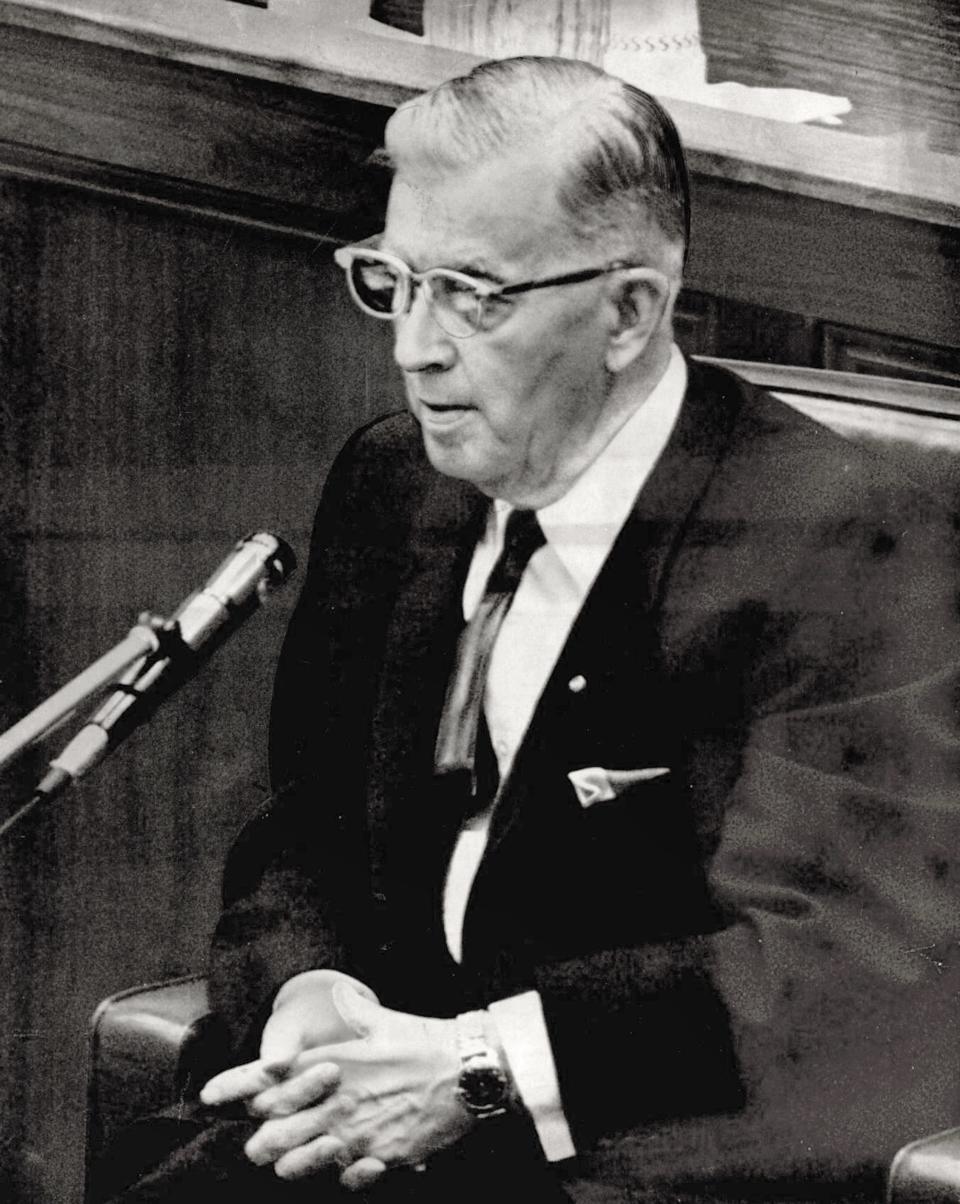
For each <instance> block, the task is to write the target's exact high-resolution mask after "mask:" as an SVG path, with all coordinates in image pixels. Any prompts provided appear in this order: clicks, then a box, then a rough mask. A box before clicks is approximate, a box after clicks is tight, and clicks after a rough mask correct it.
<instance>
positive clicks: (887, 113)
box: [700, 0, 960, 151]
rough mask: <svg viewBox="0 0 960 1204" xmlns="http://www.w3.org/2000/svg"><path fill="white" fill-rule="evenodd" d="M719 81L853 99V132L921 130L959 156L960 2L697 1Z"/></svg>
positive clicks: (847, 121)
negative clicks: (791, 88) (735, 81)
mask: <svg viewBox="0 0 960 1204" xmlns="http://www.w3.org/2000/svg"><path fill="white" fill-rule="evenodd" d="M700 24H701V30H702V34H703V43H704V48H705V49H706V51H707V56H708V62H709V64H710V78H711V79H713V80H721V79H735V80H739V81H741V82H743V83H750V84H760V85H766V86H768V87H769V86H770V85H774V86H781V87H794V88H812V89H814V90H816V91H821V92H831V93H836V94H839V95H840V96H848V97H849V98H850V100H851V102H852V104H853V112H852V114H851V115H850V116H848V117H847V118H846V119H845V124H846V125H847V126H852V127H853V128H855V129H862V130H864V131H869V130H875V129H891V128H892V129H902V128H904V126H907V127H910V126H911V125H912V126H915V127H919V128H921V129H925V130H928V131H929V132H930V134H931V135H932V141H933V144H934V145H940V146H943V147H945V148H948V149H951V150H953V151H957V150H958V149H960V76H958V72H957V61H958V55H960V12H958V10H957V6H956V3H955V0H911V2H910V3H909V4H904V3H902V0H861V2H860V3H857V4H850V3H849V2H848V0H786V2H781V3H779V4H770V3H767V2H766V0H700Z"/></svg>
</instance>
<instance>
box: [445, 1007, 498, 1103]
mask: <svg viewBox="0 0 960 1204" xmlns="http://www.w3.org/2000/svg"><path fill="white" fill-rule="evenodd" d="M457 1052H458V1053H459V1055H460V1078H459V1080H458V1083H457V1098H458V1099H459V1100H460V1103H461V1104H462V1105H463V1107H464V1108H465V1109H466V1110H467V1111H468V1112H469V1113H470V1114H471V1115H472V1116H476V1117H478V1118H480V1119H487V1118H488V1117H492V1116H502V1115H503V1114H504V1113H505V1112H506V1111H507V1105H508V1104H509V1102H510V1096H511V1084H510V1077H509V1075H508V1074H507V1072H506V1070H505V1069H504V1067H503V1065H502V1063H501V1061H500V1055H499V1054H498V1052H497V1050H496V1049H495V1048H494V1046H492V1045H491V1044H490V1042H489V1041H488V1040H487V1034H486V1015H485V1013H484V1012H464V1013H462V1014H461V1015H460V1016H458V1017H457Z"/></svg>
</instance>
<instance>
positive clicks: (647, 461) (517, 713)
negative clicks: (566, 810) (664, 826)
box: [443, 346, 687, 1161]
mask: <svg viewBox="0 0 960 1204" xmlns="http://www.w3.org/2000/svg"><path fill="white" fill-rule="evenodd" d="M686 386H687V365H686V362H685V360H684V359H683V356H682V355H681V354H680V352H679V350H678V349H677V347H676V346H674V347H672V348H671V352H670V360H669V363H668V365H667V369H666V371H665V372H664V374H663V376H662V377H661V378H660V380H659V381H658V383H657V385H656V386H655V387H654V389H653V391H652V392H651V393H650V394H649V395H648V396H647V397H646V398H645V399H644V401H643V402H642V403H641V404H640V405H639V406H638V407H637V409H636V411H635V412H634V413H633V414H632V415H631V417H630V418H629V419H628V420H627V421H626V422H625V423H624V425H623V426H622V427H621V428H620V430H619V431H618V432H617V433H616V434H615V435H614V437H613V438H612V439H611V440H610V442H609V443H608V444H607V446H606V447H605V448H604V449H603V451H601V452H600V454H599V455H598V456H597V458H596V459H595V460H594V461H593V462H592V463H591V464H590V465H589V466H588V467H587V468H586V470H585V471H584V472H583V473H581V475H580V476H579V477H578V478H577V480H576V481H575V482H574V484H573V485H572V486H571V488H570V489H569V490H568V491H567V493H565V494H564V495H563V497H561V498H559V499H558V500H557V501H555V502H552V503H551V504H550V505H549V506H544V507H543V508H542V509H541V510H538V511H537V518H538V519H539V521H540V526H541V528H542V529H543V533H544V535H545V537H546V542H545V544H544V545H543V546H542V547H541V548H539V549H538V550H537V551H536V552H535V553H534V554H533V556H532V557H531V559H530V561H529V563H528V565H527V568H526V571H525V572H524V574H523V577H522V578H521V581H520V584H519V586H518V588H517V591H516V594H515V595H514V599H513V603H512V605H511V607H510V610H509V611H508V612H507V615H506V617H505V618H504V620H503V623H502V624H501V627H500V630H499V632H498V633H497V639H496V643H495V644H494V647H493V650H492V653H491V656H490V665H489V669H488V672H487V683H486V693H485V696H484V711H485V714H486V719H487V726H488V728H489V730H490V740H491V743H492V744H493V751H494V754H495V756H496V758H497V765H498V767H499V770H500V779H501V781H504V780H505V779H506V778H507V776H508V774H509V773H510V767H511V765H512V764H513V759H514V756H515V754H516V751H517V749H518V747H519V746H520V743H521V741H522V740H523V736H524V733H525V732H526V730H527V726H528V725H529V722H530V719H531V716H532V715H533V712H534V709H535V707H536V705H537V701H538V699H539V697H540V695H541V693H542V692H543V688H544V686H545V685H546V683H547V680H548V678H549V676H550V673H551V671H552V670H553V667H554V665H555V664H556V661H557V657H558V656H559V654H560V651H561V649H562V648H563V646H564V644H565V643H566V640H567V636H568V635H569V634H570V629H571V627H572V626H573V622H574V620H575V619H576V617H577V614H578V612H579V610H580V607H581V606H582V605H583V602H584V600H585V599H586V597H587V595H588V594H589V592H590V590H591V588H592V587H593V583H594V581H595V580H596V578H597V575H598V573H599V572H600V569H601V568H602V566H603V563H604V561H605V560H606V558H607V555H608V554H609V552H610V549H611V548H612V546H613V544H614V541H615V540H616V538H617V536H618V535H619V533H620V530H621V528H622V527H623V524H624V522H625V521H626V519H627V515H628V514H629V513H630V510H631V509H632V507H633V504H634V501H635V500H636V497H637V494H638V492H639V491H640V489H641V488H642V486H643V485H644V483H645V482H646V480H647V478H648V477H649V475H650V473H651V471H652V470H653V467H654V465H655V464H656V462H657V460H658V459H659V457H660V455H661V453H662V452H663V449H664V447H665V446H666V443H667V440H668V439H669V437H670V433H671V431H672V430H673V427H674V424H675V423H676V419H677V415H678V414H679V412H680V406H681V403H682V401H683V395H684V392H685V391H686ZM511 509H512V507H511V506H510V504H509V503H507V502H504V501H500V500H496V501H494V504H493V506H492V507H491V508H490V517H489V519H488V522H487V527H486V530H485V532H484V534H483V536H482V537H481V539H480V541H479V542H478V544H477V547H476V550H475V551H474V554H473V560H472V561H471V564H470V570H469V572H468V574H467V579H466V582H465V584H464V589H463V614H464V618H465V619H466V620H467V621H469V620H470V617H471V616H472V614H473V612H474V610H475V609H476V607H477V605H478V604H479V602H480V599H481V597H482V596H483V590H484V587H485V585H486V581H487V577H488V576H489V573H490V570H491V568H492V567H493V565H494V563H495V562H496V559H497V557H498V556H499V555H500V552H501V550H502V548H503V536H504V527H505V525H506V521H507V516H508V515H509V513H510V511H511ZM571 688H574V689H575V688H576V684H573V683H572V685H571ZM491 813H492V808H490V809H488V810H487V811H485V812H483V813H481V814H480V815H477V816H475V817H473V818H472V819H470V820H468V821H467V822H466V824H465V825H464V827H463V828H462V830H461V832H460V835H459V837H458V839H457V843H456V846H455V848H454V851H453V854H452V856H451V859H450V864H449V867H448V870H447V879H446V883H445V887H444V898H443V920H444V930H445V934H446V939H447V945H448V948H449V949H450V953H451V955H452V956H453V958H454V959H455V960H456V961H458V962H459V961H460V960H461V956H462V936H463V921H464V915H465V913H466V909H467V904H468V902H469V898H470V891H471V888H472V886H473V880H474V878H475V876H476V873H477V869H478V868H479V865H480V861H481V860H482V858H483V854H484V850H485V849H486V844H487V836H488V832H489V827H490V819H491ZM489 1011H490V1014H491V1015H492V1017H493V1020H494V1023H495V1024H496V1026H497V1031H498V1035H499V1036H500V1039H501V1042H502V1044H503V1047H504V1050H505V1052H506V1055H507V1061H508V1063H509V1067H510V1072H511V1075H512V1077H513V1080H514V1083H515V1084H516V1087H517V1090H518V1092H519V1093H520V1096H521V1098H522V1100H523V1102H524V1105H525V1106H526V1107H527V1109H528V1110H529V1112H530V1113H531V1115H532V1117H533V1120H534V1123H535V1124H536V1127H537V1132H538V1134H539V1136H540V1141H541V1144H542V1146H543V1149H544V1153H545V1154H546V1156H547V1158H548V1159H549V1160H550V1161H557V1160H559V1159H561V1158H569V1157H571V1156H572V1155H573V1154H574V1153H576V1150H575V1148H574V1145H573V1141H572V1139H571V1136H570V1130H569V1127H568V1125H567V1123H566V1119H565V1117H564V1115H563V1109H562V1105H561V1101H560V1090H559V1086H558V1083H557V1074H556V1068H555V1066H554V1063H553V1055H552V1051H551V1048H550V1041H549V1038H548V1036H547V1031H546V1025H545V1023H544V1018H543V1010H542V1008H541V1005H540V997H539V995H538V994H537V993H536V992H535V991H528V992H526V993H525V994H523V995H517V996H514V997H513V998H511V999H505V1000H500V1001H499V1002H497V1003H494V1004H492V1005H491V1007H490V1009H489Z"/></svg>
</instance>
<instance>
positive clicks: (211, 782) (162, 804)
mask: <svg viewBox="0 0 960 1204" xmlns="http://www.w3.org/2000/svg"><path fill="white" fill-rule="evenodd" d="M0 214H2V227H0V263H2V264H3V266H4V269H5V270H4V273H3V280H4V289H3V292H2V298H3V303H2V305H0V323H2V325H0V360H2V362H0V371H2V375H3V379H4V381H5V389H4V401H3V405H4V407H5V415H4V416H5V418H7V419H8V420H9V421H7V422H5V424H4V437H3V441H2V445H0V457H2V463H0V481H2V482H3V485H2V490H3V492H2V498H3V535H2V547H0V552H2V555H3V566H2V567H3V570H4V575H3V582H4V585H3V590H2V593H0V598H2V602H0V606H2V610H3V618H4V623H3V626H2V636H0V639H2V641H3V652H4V654H5V655H4V671H3V685H4V693H3V696H2V704H3V709H4V712H5V718H7V719H9V720H10V721H12V720H13V719H15V718H16V717H18V715H19V714H20V713H22V712H23V711H24V710H26V709H27V708H28V706H29V705H32V704H34V703H36V702H38V701H40V700H41V699H42V698H43V697H45V696H46V695H47V694H49V693H50V692H52V690H53V689H55V688H56V687H57V686H59V685H61V684H62V683H63V682H64V681H65V680H67V679H68V678H69V677H70V676H71V675H73V674H74V673H75V672H77V671H78V670H79V669H81V668H82V667H83V666H84V665H85V664H86V663H88V662H89V661H90V660H91V659H93V658H94V657H95V656H97V655H98V654H99V653H100V652H102V651H104V650H105V649H106V648H107V647H109V646H111V645H112V644H113V643H115V642H116V641H117V640H118V639H119V638H120V637H121V636H122V635H123V634H124V633H125V632H126V630H127V629H128V628H129V627H130V625H131V624H132V623H133V621H134V620H135V618H136V615H137V613H138V612H139V610H140V609H142V608H143V607H151V608H155V609H158V610H160V611H161V612H169V611H170V610H171V609H172V608H173V606H174V605H175V604H176V603H177V602H178V601H179V600H180V599H181V598H182V597H183V596H184V595H185V594H186V593H188V592H189V590H190V589H192V588H193V587H195V586H196V585H198V584H199V583H200V582H202V580H203V579H204V578H205V577H206V576H207V575H208V574H209V573H210V572H211V571H212V569H213V568H214V567H215V566H216V564H217V563H218V562H219V561H220V559H221V558H222V557H223V555H224V554H225V553H226V551H227V550H228V549H229V547H230V545H231V544H232V543H233V541H234V540H235V539H236V538H237V537H238V536H240V535H242V534H244V533H246V532H248V531H250V530H253V529H268V530H276V531H278V532H280V533H283V534H285V535H286V536H287V537H288V538H289V539H290V540H291V542H292V543H293V544H294V545H295V547H296V548H297V550H298V551H299V553H300V554H301V556H302V555H304V554H305V547H306V539H307V533H308V528H309V523H310V521H311V519H312V513H313V509H314V506H315V502H316V497H317V494H318V491H319V488H320V485H321V483H322V479H323V475H324V472H325V469H326V466H327V465H328V464H329V461H330V457H331V456H332V455H333V454H334V452H335V451H336V450H337V449H338V447H339V446H340V445H341V444H342V442H343V441H344V439H345V438H346V436H347V434H348V433H349V432H350V431H351V430H352V429H354V428H355V427H356V426H357V425H358V424H359V423H360V422H362V421H364V420H365V419H366V418H368V417H370V416H372V415H373V414H375V413H377V412H381V411H382V410H383V409H385V408H390V407H391V405H392V404H394V403H393V401H392V398H393V397H394V396H396V394H395V382H394V379H393V374H392V369H391V367H390V360H389V347H388V343H387V338H386V335H387V332H384V331H383V330H382V329H381V327H379V326H378V325H376V324H374V323H370V324H366V323H364V322H363V319H362V317H361V315H359V314H357V313H356V312H355V310H354V309H353V307H352V305H351V304H350V302H349V300H348V299H347V298H346V296H345V294H344V293H343V290H342V282H341V279H340V273H339V271H338V270H337V269H335V268H333V267H332V266H331V264H330V259H329V248H328V247H327V246H325V245H323V244H318V243H317V242H316V240H315V239H313V238H309V237H306V236H304V237H301V238H297V237H293V236H281V235H277V234H269V233H266V232H261V231H258V230H255V229H248V228H244V227H242V226H237V225H235V224H229V225H224V224H222V223H217V222H214V221H205V220H199V219H197V218H195V217H192V216H190V215H177V214H174V213H171V212H165V211H162V210H156V209H153V208H149V207H146V206H142V205H140V204H137V203H132V202H131V203H124V202H120V201H116V200H111V199H109V198H104V197H100V196H97V195H87V194H84V193H82V192H78V191H77V190H73V189H67V188H58V187H54V186H50V185H48V184H42V183H33V184H31V183H26V182H23V181H15V180H14V181H10V180H8V181H6V182H4V184H3V186H2V190H0ZM295 593H296V585H293V587H292V588H290V589H288V591H287V592H286V593H285V594H284V595H281V596H279V597H278V598H276V599H275V600H274V601H273V602H272V603H271V604H270V606H269V607H268V608H266V609H265V610H264V612H263V613H262V614H259V615H257V616H255V617H254V618H253V619H252V620H251V622H250V624H249V626H248V627H247V628H245V630H244V631H243V633H241V634H240V635H238V636H237V637H235V639H234V640H233V641H232V642H231V643H230V644H228V645H227V646H226V647H225V648H224V649H223V650H222V651H221V652H220V653H219V654H218V657H217V658H216V659H215V660H214V661H213V662H212V664H211V665H209V666H208V668H207V670H206V671H205V672H204V675H203V677H202V679H201V680H199V681H197V682H195V683H193V684H192V685H191V686H190V687H188V688H187V689H186V690H184V691H183V693H182V694H181V695H179V696H178V697H177V698H176V699H174V700H172V701H171V702H170V703H169V704H168V706H167V708H166V709H165V710H164V711H161V713H160V714H159V715H158V716H157V718H156V719H155V721H154V722H153V724H152V725H151V727H150V728H149V729H148V730H143V731H141V732H139V733H137V734H136V735H135V736H134V737H133V738H132V739H131V740H130V742H129V744H128V745H127V747H125V748H124V749H123V750H121V751H120V752H119V753H118V754H117V755H116V756H115V758H114V759H113V760H112V761H110V762H108V763H107V764H106V765H105V766H104V767H103V768H102V769H101V770H100V771H99V772H98V773H97V774H96V775H95V776H93V777H91V778H90V779H89V780H86V781H84V782H83V783H81V784H80V786H79V787H78V788H77V789H75V790H74V791H73V793H72V794H71V795H69V796H67V797H66V798H65V799H64V800H63V801H62V802H60V803H58V804H56V805H55V806H53V807H51V808H49V809H48V810H47V811H44V812H40V813H35V814H34V815H33V816H32V817H31V819H30V820H29V821H28V822H27V824H26V825H25V826H24V828H23V829H22V830H21V831H20V832H19V833H17V834H16V835H15V836H14V837H13V838H11V839H8V840H7V842H6V843H5V845H4V846H3V847H2V848H0V875H2V877H0V881H2V885H3V895H2V898H3V903H2V905H0V906H2V912H0V918H2V921H3V933H4V936H3V941H2V942H0V948H2V955H0V956H2V962H0V968H2V971H3V986H2V988H0V992H2V993H0V1007H2V1014H0V1023H2V1026H3V1030H4V1031H5V1032H7V1033H9V1034H13V1036H14V1039H13V1040H12V1041H8V1042H3V1043H0V1048H2V1050H3V1053H2V1055H0V1059H2V1060H0V1071H2V1074H0V1097H2V1103H3V1115H4V1123H3V1132H4V1134H5V1140H6V1141H8V1142H9V1145H10V1147H11V1149H8V1150H7V1160H8V1163H12V1164H13V1166H12V1172H14V1173H16V1174H17V1175H19V1176H20V1177H21V1178H24V1177H26V1178H27V1179H29V1178H31V1177H33V1178H35V1179H36V1180H37V1181H38V1183H39V1185H40V1191H41V1197H40V1198H42V1199H43V1200H44V1201H49V1204H54V1202H56V1204H64V1202H67V1204H69V1202H70V1201H74V1200H76V1199H77V1192H78V1189H79V1183H80V1165H81V1153H82V1132H83V1101H84V1083H85V1073H86V1070H85V1045H84V1042H85V1028H86V1021H87V1017H88V1015H89V1013H90V1011H91V1009H92V1008H93V1006H94V1004H95V1003H96V1001H97V1000H98V999H99V998H100V997H101V996H103V995H104V994H106V993H108V992H110V991H112V990H115V989H118V988H119V987H122V986H124V985H129V984H130V983H132V982H135V981H142V980H145V979H150V978H153V977H158V976H164V975H167V974H171V973H175V972H179V971H182V970H187V969H190V968H193V967H196V966H198V965H201V964H202V963H203V961H204V958H205V950H206V946H207V942H208V939H209V934H210V927H211V924H212V921H213V919H214V916H215V913H216V905H217V892H218V883H219V877H220V869H221V863H222V859H223V854H224V851H225V849H226V847H227V844H228V843H229V841H230V839H231V836H232V834H233V833H234V832H235V830H236V829H237V827H238V826H239V824H240V822H241V821H242V819H243V817H244V816H245V815H246V814H248V813H249V812H250V811H251V810H252V808H253V807H254V806H255V805H256V803H257V801H258V800H259V799H260V797H261V796H262V795H263V793H264V791H265V781H266V778H265V768H264V756H263V735H264V730H265V715H266V705H267V700H268V698H269V694H270V683H271V676H272V671H273V662H274V660H275V656H276V651H277V648H278V645H279V641H280V639H281V637H282V632H283V629H284V626H285V622H286V618H287V616H288V614H289V609H290V606H291V605H292V602H293V600H294V597H295ZM59 743H60V742H59V741H58V740H57V739H55V738H54V739H52V740H51V741H50V749H49V751H50V752H52V751H53V750H54V749H55V748H56V747H57V746H59ZM28 768H29V769H31V770H32V769H33V766H27V767H26V768H25V767H20V771H19V773H18V774H15V775H4V779H3V795H2V801H3V804H4V809H5V811H6V810H9V809H10V808H11V807H12V806H13V804H14V802H15V801H16V799H17V797H18V796H19V794H20V791H21V790H22V789H24V788H25V787H26V785H27V772H26V770H27V769H28Z"/></svg>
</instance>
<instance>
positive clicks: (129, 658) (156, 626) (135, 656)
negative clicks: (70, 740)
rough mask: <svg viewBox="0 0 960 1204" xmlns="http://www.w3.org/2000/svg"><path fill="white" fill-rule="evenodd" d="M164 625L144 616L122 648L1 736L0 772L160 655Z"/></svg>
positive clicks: (122, 644)
mask: <svg viewBox="0 0 960 1204" xmlns="http://www.w3.org/2000/svg"><path fill="white" fill-rule="evenodd" d="M165 622H166V620H164V619H161V618H157V617H156V616H154V615H151V614H148V613H144V614H142V615H141V616H140V619H139V622H138V623H137V624H136V626H134V627H132V628H131V629H130V631H129V633H128V634H127V635H126V636H125V637H124V638H123V639H122V640H121V641H120V643H119V644H116V645H115V646H114V647H113V648H111V649H110V651H109V652H105V653H104V654H103V656H101V657H100V658H99V659H98V660H95V661H94V662H93V664H92V665H88V666H87V668H86V669H84V670H83V672H82V673H78V674H77V676H76V677H74V678H73V679H72V680H71V681H68V682H67V684H66V685H65V686H61V687H60V689H59V690H57V692H56V693H55V694H51V696H50V697H49V698H48V699H46V700H45V701H44V702H41V703H40V705H39V706H38V707H34V709H33V710H32V711H31V712H30V713H29V715H24V717H23V718H22V719H21V720H19V721H18V722H17V723H15V724H14V725H13V727H10V728H8V729H7V730H6V731H5V732H4V733H3V734H2V735H0V769H3V768H5V767H6V766H7V765H9V764H10V763H11V762H12V761H15V760H16V759H17V757H19V756H20V754H21V753H23V752H25V751H26V750H27V749H28V748H30V747H31V745H33V744H36V743H38V742H39V741H40V740H42V739H43V738H44V737H45V736H49V735H50V733H51V732H53V731H55V730H56V729H57V728H58V727H59V726H60V724H61V723H65V722H66V721H67V720H68V719H69V718H70V717H71V715H72V714H73V713H74V711H76V710H77V709H78V708H79V707H81V706H83V704H84V703H85V702H86V701H87V700H88V699H90V698H92V697H93V696H94V695H95V694H97V693H98V692H99V691H100V690H102V689H104V687H106V686H109V685H111V684H112V683H113V682H115V681H117V680H118V679H119V678H120V677H121V676H122V675H123V674H124V673H125V672H126V671H127V670H128V669H129V668H130V667H131V666H133V665H136V664H137V662H138V661H144V662H145V661H146V659H147V657H149V656H152V655H153V654H154V653H156V652H159V651H160V644H161V639H160V634H159V633H160V631H161V630H162V629H163V627H164V625H165Z"/></svg>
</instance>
